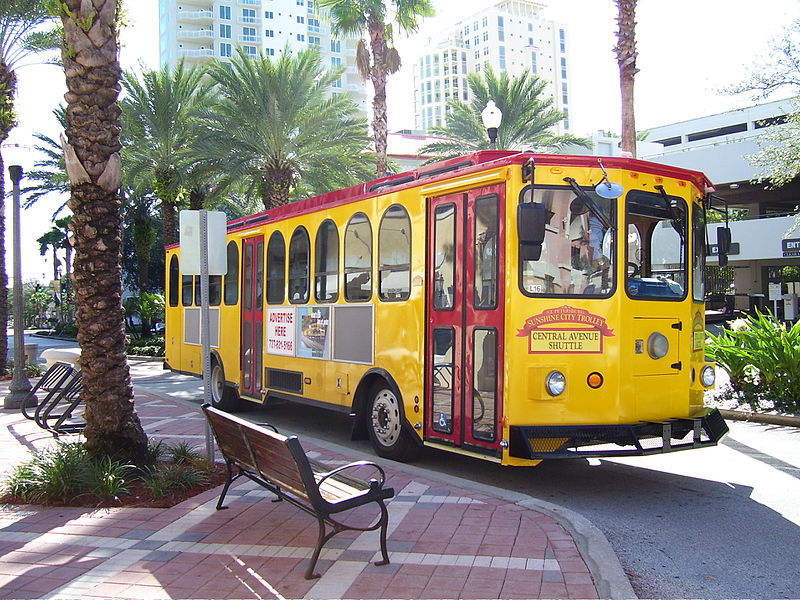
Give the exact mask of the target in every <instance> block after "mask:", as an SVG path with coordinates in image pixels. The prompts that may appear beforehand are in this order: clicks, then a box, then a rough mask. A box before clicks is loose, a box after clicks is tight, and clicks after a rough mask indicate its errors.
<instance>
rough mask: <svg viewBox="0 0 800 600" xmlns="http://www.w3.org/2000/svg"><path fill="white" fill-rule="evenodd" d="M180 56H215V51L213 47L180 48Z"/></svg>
mask: <svg viewBox="0 0 800 600" xmlns="http://www.w3.org/2000/svg"><path fill="white" fill-rule="evenodd" d="M178 56H181V57H185V58H197V57H202V56H214V51H213V50H212V49H211V48H195V49H184V50H178Z"/></svg>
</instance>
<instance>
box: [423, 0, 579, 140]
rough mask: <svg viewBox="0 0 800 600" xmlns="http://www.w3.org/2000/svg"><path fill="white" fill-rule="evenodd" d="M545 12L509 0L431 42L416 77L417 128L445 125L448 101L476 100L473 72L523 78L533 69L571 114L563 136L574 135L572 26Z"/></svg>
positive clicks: (522, 0)
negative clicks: (549, 17)
mask: <svg viewBox="0 0 800 600" xmlns="http://www.w3.org/2000/svg"><path fill="white" fill-rule="evenodd" d="M544 8H546V5H545V4H542V3H541V2H534V1H532V0H503V1H501V2H498V3H497V4H495V5H494V6H491V7H487V8H485V9H483V10H481V11H479V12H476V13H474V14H473V15H471V16H469V17H465V18H463V19H461V20H460V21H458V22H457V23H455V24H454V25H451V26H450V27H447V28H444V29H442V31H441V34H439V35H437V36H435V37H431V38H429V40H428V43H427V45H426V49H425V51H424V52H423V53H422V55H421V56H420V57H419V60H418V61H417V65H416V69H415V74H414V89H415V100H414V108H415V118H416V126H417V128H418V129H421V130H423V131H426V130H427V129H428V128H429V127H431V126H433V125H444V124H445V121H446V118H447V101H448V100H450V99H451V98H457V99H459V100H462V101H464V102H468V101H469V100H470V99H471V97H470V91H469V87H468V86H467V74H469V73H480V72H481V71H482V70H483V69H485V68H486V66H487V65H491V66H492V69H494V72H495V73H498V74H499V73H500V71H508V73H509V75H511V76H517V75H519V74H521V73H522V72H523V71H524V70H525V69H530V70H531V72H532V73H533V74H534V75H538V76H539V77H541V78H542V79H544V80H545V81H546V82H547V87H546V88H545V93H546V94H548V95H550V96H552V97H553V98H554V100H555V102H554V106H555V107H556V108H558V109H559V110H563V111H564V112H565V113H566V115H567V117H566V118H564V119H563V121H562V122H561V124H560V126H559V127H558V133H564V132H568V131H570V125H569V53H568V44H567V28H566V27H565V26H564V25H561V24H558V23H555V22H554V21H549V20H545V19H543V18H542V17H541V16H540V12H541V11H542V9H544Z"/></svg>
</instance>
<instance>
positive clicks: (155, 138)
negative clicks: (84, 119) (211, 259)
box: [122, 62, 211, 244]
mask: <svg viewBox="0 0 800 600" xmlns="http://www.w3.org/2000/svg"><path fill="white" fill-rule="evenodd" d="M203 75H204V71H203V70H202V69H200V68H198V67H194V68H191V67H185V66H184V64H183V62H180V63H179V64H178V65H177V66H176V67H175V68H174V69H173V68H170V67H163V68H161V69H160V70H157V71H148V72H146V73H144V74H142V75H141V77H139V76H137V75H136V74H134V73H131V72H126V73H125V74H124V75H123V78H122V83H123V86H124V87H125V92H126V97H125V99H124V100H123V101H122V111H123V112H122V114H123V124H124V132H123V133H124V135H125V138H126V144H125V148H124V150H123V157H124V159H125V171H126V179H128V178H130V182H131V183H132V184H133V187H135V188H138V189H139V190H140V191H141V190H142V188H145V189H150V190H153V191H155V194H156V196H157V197H158V199H159V200H160V201H161V214H162V218H163V228H164V243H166V244H172V243H174V242H177V241H178V239H177V233H178V223H177V206H178V203H179V201H180V199H181V198H182V197H183V195H184V194H185V192H186V189H187V186H188V172H189V164H190V159H191V158H192V157H193V153H194V147H193V141H194V139H195V138H196V136H197V133H198V129H197V127H198V124H199V122H200V121H199V119H200V116H201V115H202V114H203V113H204V112H205V111H206V110H207V108H206V107H207V105H208V104H209V103H210V102H211V96H210V87H211V84H210V83H209V82H207V81H204V79H203Z"/></svg>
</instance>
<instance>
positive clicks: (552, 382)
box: [544, 371, 567, 396]
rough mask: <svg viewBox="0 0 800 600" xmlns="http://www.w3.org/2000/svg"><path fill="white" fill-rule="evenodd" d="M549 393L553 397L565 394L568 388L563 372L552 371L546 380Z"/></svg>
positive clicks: (545, 383) (545, 384)
mask: <svg viewBox="0 0 800 600" xmlns="http://www.w3.org/2000/svg"><path fill="white" fill-rule="evenodd" d="M544 386H545V388H547V393H548V394H550V395H551V396H559V395H560V394H563V393H564V390H565V389H566V387H567V378H566V377H564V374H563V373H562V372H561V371H550V372H549V373H548V374H547V377H546V378H545V380H544Z"/></svg>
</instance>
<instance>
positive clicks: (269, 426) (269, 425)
mask: <svg viewBox="0 0 800 600" xmlns="http://www.w3.org/2000/svg"><path fill="white" fill-rule="evenodd" d="M256 425H258V426H259V427H264V428H266V429H271V430H272V431H274V432H275V433H280V431H278V428H277V427H275V425H273V424H272V423H256Z"/></svg>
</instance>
